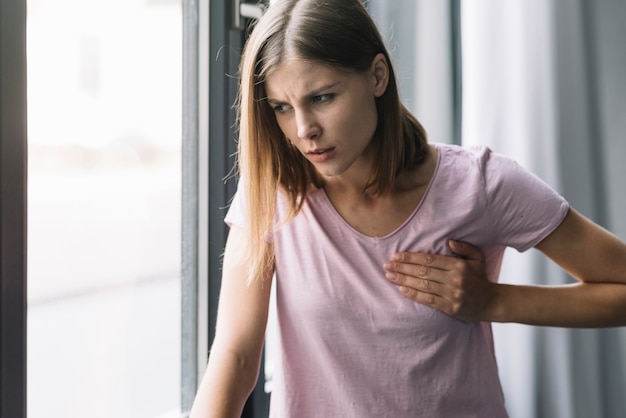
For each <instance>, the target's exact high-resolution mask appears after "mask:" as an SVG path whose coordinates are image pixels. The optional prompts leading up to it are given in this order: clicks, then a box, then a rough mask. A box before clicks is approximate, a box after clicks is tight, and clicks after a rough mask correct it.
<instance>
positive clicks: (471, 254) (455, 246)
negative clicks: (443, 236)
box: [448, 240, 485, 262]
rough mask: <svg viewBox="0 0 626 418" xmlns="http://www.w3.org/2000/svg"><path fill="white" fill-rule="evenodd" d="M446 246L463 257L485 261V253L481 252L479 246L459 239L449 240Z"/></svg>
mask: <svg viewBox="0 0 626 418" xmlns="http://www.w3.org/2000/svg"><path fill="white" fill-rule="evenodd" d="M448 246H449V247H450V249H451V250H452V252H453V253H454V254H456V255H459V256H461V257H463V258H465V259H468V260H478V261H482V262H484V261H485V255H484V254H483V252H482V251H481V250H480V249H479V248H477V247H474V246H473V245H471V244H468V243H466V242H461V241H454V240H449V241H448Z"/></svg>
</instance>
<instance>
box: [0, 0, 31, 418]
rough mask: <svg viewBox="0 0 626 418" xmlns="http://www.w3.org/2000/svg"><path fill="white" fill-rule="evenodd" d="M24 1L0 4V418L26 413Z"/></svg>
mask: <svg viewBox="0 0 626 418" xmlns="http://www.w3.org/2000/svg"><path fill="white" fill-rule="evenodd" d="M26 133H27V126H26V1H25V0H2V2H0V193H1V195H0V417H2V418H19V417H26V238H27V236H26V221H27V219H26V211H27V207H26V198H27V195H26V190H27V185H26V180H27V171H26V170H27V151H26V145H27V142H26Z"/></svg>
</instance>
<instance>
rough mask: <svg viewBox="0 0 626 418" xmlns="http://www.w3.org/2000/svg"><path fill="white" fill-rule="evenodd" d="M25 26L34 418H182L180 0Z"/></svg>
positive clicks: (67, 3) (145, 1)
mask: <svg viewBox="0 0 626 418" xmlns="http://www.w3.org/2000/svg"><path fill="white" fill-rule="evenodd" d="M27 24H28V51H27V55H28V89H29V92H28V119H29V125H28V130H29V174H28V175H29V184H28V203H29V215H28V229H29V233H28V304H29V308H28V411H29V417H30V418H39V417H42V418H43V417H45V418H54V417H59V418H61V417H62V418H72V417H81V418H83V417H90V418H97V417H107V418H110V417H116V418H123V417H133V418H136V417H178V416H179V415H180V412H179V409H180V408H179V404H180V388H179V386H180V235H181V234H180V201H181V197H180V195H181V186H180V183H181V167H180V160H181V156H180V146H181V85H182V81H181V77H182V71H181V54H182V27H181V24H182V17H181V5H180V0H89V1H85V0H57V1H53V2H51V1H43V0H29V1H28V23H27Z"/></svg>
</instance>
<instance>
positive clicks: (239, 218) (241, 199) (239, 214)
mask: <svg viewBox="0 0 626 418" xmlns="http://www.w3.org/2000/svg"><path fill="white" fill-rule="evenodd" d="M224 222H226V224H227V225H228V226H229V227H230V226H233V225H235V226H238V227H240V228H243V227H244V225H245V223H246V199H245V195H244V188H243V184H242V182H241V181H240V182H239V183H238V184H237V191H236V192H235V196H233V199H232V201H231V203H230V207H229V208H228V212H226V216H225V217H224Z"/></svg>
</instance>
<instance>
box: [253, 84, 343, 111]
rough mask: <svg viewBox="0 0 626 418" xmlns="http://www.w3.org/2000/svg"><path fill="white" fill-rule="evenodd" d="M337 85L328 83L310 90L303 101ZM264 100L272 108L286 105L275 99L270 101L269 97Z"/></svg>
mask: <svg viewBox="0 0 626 418" xmlns="http://www.w3.org/2000/svg"><path fill="white" fill-rule="evenodd" d="M337 84H339V82H335V83H330V84H326V85H324V86H322V87H320V88H317V89H315V90H312V91H310V92H308V93H307V94H305V95H304V99H305V100H309V99H311V98H313V97H315V96H319V95H320V94H321V93H322V92H324V91H326V90H329V89H332V88H333V87H336V86H337ZM265 99H266V100H267V102H268V103H269V104H270V105H272V106H277V105H283V104H286V103H285V102H282V101H280V100H276V99H272V98H271V97H265Z"/></svg>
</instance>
